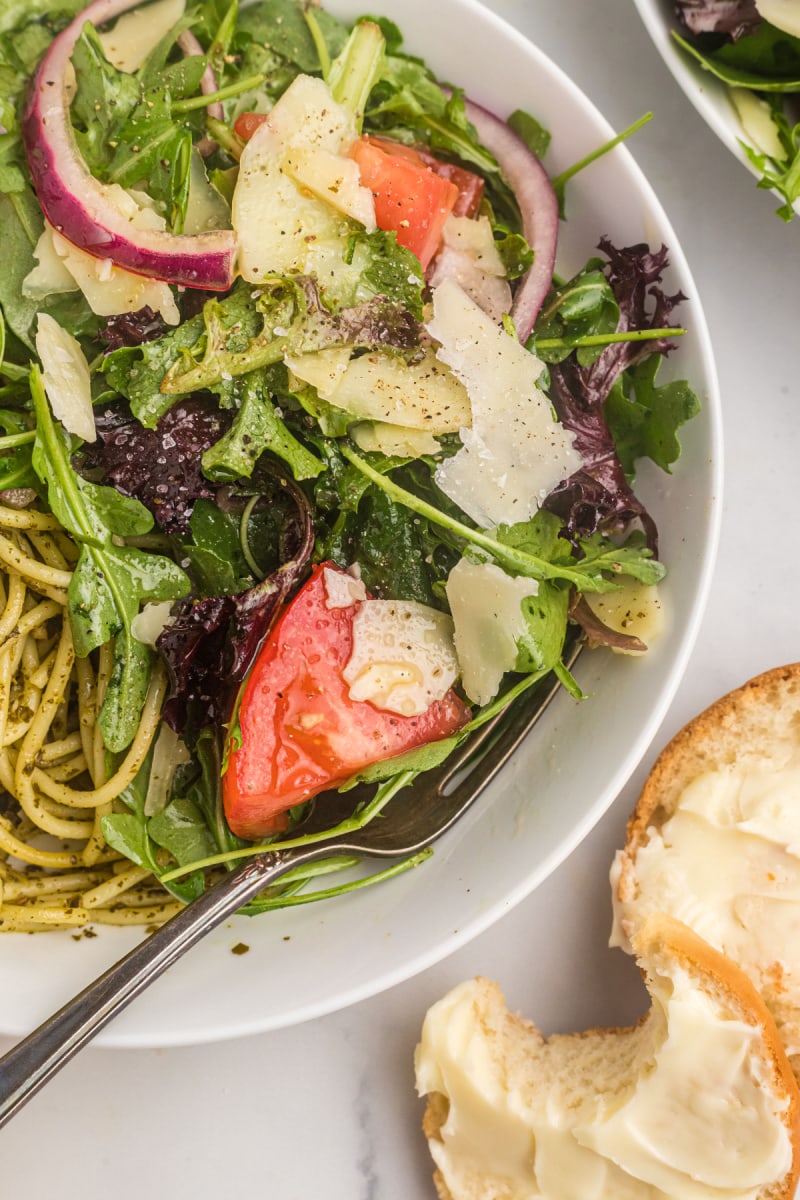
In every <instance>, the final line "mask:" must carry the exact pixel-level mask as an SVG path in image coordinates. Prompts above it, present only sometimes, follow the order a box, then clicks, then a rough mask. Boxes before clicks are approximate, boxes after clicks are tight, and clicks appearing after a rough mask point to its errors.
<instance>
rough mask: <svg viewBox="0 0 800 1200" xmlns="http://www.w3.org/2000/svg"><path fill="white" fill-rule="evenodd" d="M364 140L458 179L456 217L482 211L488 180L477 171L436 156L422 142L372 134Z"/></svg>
mask: <svg viewBox="0 0 800 1200" xmlns="http://www.w3.org/2000/svg"><path fill="white" fill-rule="evenodd" d="M364 140H365V141H367V142H369V143H370V145H372V146H378V147H379V149H381V150H385V151H386V153H387V154H397V155H399V156H400V158H406V159H408V161H409V162H413V163H416V164H417V166H422V167H429V168H430V170H431V171H433V172H434V174H436V175H441V177H442V179H449V180H450V182H451V183H454V184H455V185H456V187H457V188H458V197H457V198H456V202H455V204H454V205H453V216H454V217H474V216H475V215H476V213H477V212H478V209H479V208H480V206H481V200H482V199H483V189H484V181H483V179H481V177H480V175H476V174H475V172H474V171H468V170H467V168H466V167H459V166H457V165H456V163H449V162H443V161H442V160H441V159H440V158H434V156H433V155H432V154H431V153H430V151H428V150H426V149H424V147H422V146H404V145H403V144H402V142H392V141H390V140H389V138H382V137H375V136H374V135H368V136H366V137H365V139H364Z"/></svg>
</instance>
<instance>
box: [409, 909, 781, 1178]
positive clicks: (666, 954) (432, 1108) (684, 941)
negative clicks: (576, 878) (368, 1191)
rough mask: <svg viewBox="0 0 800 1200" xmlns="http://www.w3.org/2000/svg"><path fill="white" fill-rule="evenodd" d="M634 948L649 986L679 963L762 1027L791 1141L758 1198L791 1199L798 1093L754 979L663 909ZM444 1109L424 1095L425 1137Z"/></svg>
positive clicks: (561, 1037)
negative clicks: (783, 1171) (786, 1163)
mask: <svg viewBox="0 0 800 1200" xmlns="http://www.w3.org/2000/svg"><path fill="white" fill-rule="evenodd" d="M634 949H635V952H636V956H637V959H638V960H639V964H640V966H641V967H642V970H643V974H644V977H645V981H646V982H647V984H648V988H649V987H650V977H651V974H655V973H659V974H664V973H669V971H670V970H674V969H675V967H676V966H678V967H680V968H682V969H683V970H684V971H686V972H687V973H688V974H689V975H690V976H691V977H692V979H694V980H695V981H696V982H697V984H698V986H701V987H703V989H704V990H705V991H707V992H709V993H711V994H713V995H714V996H715V998H716V999H717V1000H718V1001H719V1003H720V1007H721V1008H722V1009H724V1010H725V1011H727V1012H730V1013H731V1015H733V1016H734V1017H736V1018H737V1019H739V1020H742V1021H743V1022H745V1023H746V1024H748V1025H750V1026H758V1027H759V1028H760V1030H761V1034H762V1044H763V1054H762V1056H761V1057H762V1065H763V1067H764V1069H765V1082H767V1081H768V1083H769V1085H770V1087H771V1090H772V1091H773V1092H774V1094H775V1096H776V1097H777V1098H778V1100H779V1101H781V1102H783V1101H785V1102H786V1103H787V1107H786V1111H785V1114H784V1124H785V1126H786V1129H787V1132H788V1133H789V1137H790V1139H791V1144H792V1166H791V1169H790V1171H789V1172H788V1173H787V1175H786V1176H785V1177H784V1179H783V1180H781V1181H779V1182H777V1183H776V1184H774V1185H773V1186H772V1187H770V1188H767V1189H763V1190H762V1192H761V1193H760V1195H759V1200H792V1197H793V1196H794V1193H795V1189H796V1187H797V1183H798V1179H799V1178H800V1093H799V1092H798V1087H797V1082H796V1080H795V1077H794V1073H793V1071H792V1067H791V1064H790V1062H789V1060H788V1058H787V1056H786V1052H785V1050H784V1048H783V1044H782V1042H781V1040H780V1036H779V1034H778V1031H777V1028H776V1027H775V1022H774V1021H773V1019H772V1016H771V1014H770V1012H769V1010H768V1009H767V1007H766V1005H765V1003H764V1001H763V999H762V998H761V996H760V995H759V993H758V991H757V990H756V988H755V986H754V984H753V983H752V982H751V981H750V979H749V978H748V977H747V975H745V973H744V971H742V970H741V968H739V967H738V966H737V965H736V964H735V963H734V962H732V960H731V959H729V958H726V957H725V955H723V954H721V953H720V952H719V951H718V950H715V949H714V948H713V947H712V946H710V945H709V944H708V943H707V942H705V941H703V939H702V938H700V937H699V936H698V935H697V934H695V933H694V932H693V931H692V930H691V929H689V928H688V927H687V926H686V925H684V924H682V922H680V921H676V920H675V919H674V918H672V917H669V916H666V915H665V914H662V913H658V914H654V915H652V916H650V917H648V918H647V919H646V920H645V921H644V922H643V924H642V926H641V928H640V929H639V930H638V932H637V934H636V936H635V938H634ZM476 982H477V983H478V984H479V985H480V986H483V987H487V988H493V987H494V985H492V984H489V983H488V982H487V981H486V980H480V979H479V980H477V981H476ZM651 1013H652V1007H651V1010H650V1011H649V1012H648V1013H646V1014H645V1016H644V1017H642V1018H641V1020H640V1021H639V1022H638V1023H637V1025H634V1026H630V1027H626V1028H622V1029H605V1030H591V1031H587V1032H585V1033H575V1034H558V1035H556V1036H555V1037H553V1038H550V1039H544V1040H543V1045H547V1044H548V1043H553V1042H556V1041H559V1042H564V1041H573V1042H575V1043H578V1042H580V1041H581V1040H582V1039H585V1038H587V1037H590V1036H597V1035H602V1036H605V1037H608V1038H609V1039H612V1038H615V1037H620V1036H624V1035H626V1034H632V1033H634V1031H635V1030H637V1029H639V1028H641V1026H642V1025H643V1024H646V1023H647V1021H648V1020H649V1019H650V1016H651ZM502 1020H503V1021H504V1022H505V1024H506V1026H510V1027H511V1030H512V1032H514V1031H516V1033H517V1034H519V1033H522V1032H523V1031H524V1032H525V1033H526V1034H531V1033H533V1034H534V1035H536V1036H537V1037H539V1036H540V1035H539V1031H538V1030H537V1029H536V1026H535V1025H534V1024H533V1023H532V1022H530V1021H527V1020H525V1019H524V1018H522V1017H520V1016H518V1015H517V1014H514V1013H506V1014H505V1015H504V1016H503V1018H502ZM448 1111H449V1101H448V1099H447V1097H445V1096H443V1095H441V1094H440V1093H432V1094H431V1095H430V1096H428V1102H427V1106H426V1109H425V1115H424V1118H423V1132H424V1134H425V1136H426V1138H428V1139H429V1140H433V1139H438V1140H442V1139H441V1129H442V1126H443V1125H444V1124H445V1122H446V1120H447V1116H448ZM434 1183H435V1186H436V1191H437V1194H438V1196H439V1200H455V1197H453V1196H452V1194H451V1193H450V1191H449V1189H448V1187H447V1184H446V1182H445V1179H444V1177H443V1176H442V1174H441V1172H440V1171H438V1170H437V1171H436V1172H435V1173H434ZM486 1200H488V1197H487V1198H486Z"/></svg>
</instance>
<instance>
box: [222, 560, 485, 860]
mask: <svg viewBox="0 0 800 1200" xmlns="http://www.w3.org/2000/svg"><path fill="white" fill-rule="evenodd" d="M326 567H328V568H330V569H331V570H333V571H337V572H339V573H340V574H342V573H343V572H341V569H340V568H339V567H336V566H335V565H334V564H333V563H324V564H322V565H321V566H318V567H315V568H314V570H313V572H312V575H311V578H310V579H309V581H308V582H307V583H306V584H305V585H304V586H303V588H301V590H300V591H299V592H298V594H297V595H296V596H295V598H294V600H292V602H291V603H290V604H289V605H288V607H287V608H286V610H285V612H284V613H283V615H282V617H281V618H280V620H279V621H278V622H277V624H276V625H275V626H274V628H273V630H272V632H271V633H270V635H269V637H268V638H267V640H266V642H265V643H264V646H263V648H262V650H261V652H260V654H259V656H258V658H257V660H256V662H255V665H254V667H253V669H252V671H251V673H250V676H249V678H248V680H247V683H246V685H245V689H244V693H243V695H242V701H241V705H240V709H239V727H240V730H241V745H240V746H239V747H236V746H235V745H233V744H231V747H230V752H229V756H228V766H227V770H226V772H225V774H224V775H223V779H222V795H223V803H224V807H225V816H226V818H227V821H228V824H229V825H230V827H231V829H232V830H233V832H234V833H235V834H237V835H238V836H239V837H243V838H247V839H249V840H257V839H259V838H261V837H264V836H266V835H267V834H270V833H274V832H276V831H277V830H279V829H281V828H284V827H285V824H286V818H285V816H284V815H283V814H285V812H286V810H287V809H289V808H291V807H292V806H293V805H295V804H298V803H300V802H301V801H302V800H307V799H309V798H310V797H311V796H314V795H316V794H317V793H318V792H321V791H324V790H326V789H327V788H331V787H335V786H337V785H338V784H340V783H343V782H344V780H345V779H348V778H349V777H350V776H351V775H352V774H354V773H355V772H356V771H358V770H360V769H361V768H362V767H365V766H367V765H369V764H370V763H374V762H380V761H382V760H383V759H386V758H392V757H394V755H396V754H401V753H402V752H403V751H404V750H410V749H412V748H413V747H414V746H420V745H424V744H425V743H427V742H433V741H437V740H439V739H440V738H443V737H447V736H448V735H449V734H451V733H453V732H455V730H457V729H459V728H460V727H461V726H462V725H463V724H465V722H466V721H467V720H468V719H469V716H470V710H469V709H468V708H467V706H466V705H465V704H464V703H463V702H462V701H461V700H460V699H459V698H458V696H456V695H455V693H454V692H452V691H451V692H449V693H448V694H447V695H446V696H445V697H444V699H443V700H440V701H437V702H435V703H434V704H432V705H431V706H430V708H428V709H427V710H426V711H425V712H424V713H422V714H421V715H420V716H418V717H401V716H398V715H397V714H396V713H392V712H385V711H383V710H381V709H378V708H376V707H375V706H374V705H373V704H370V703H368V702H364V701H355V700H351V699H350V697H349V694H348V693H349V685H348V684H347V683H346V682H345V681H344V679H343V678H342V671H343V669H344V667H345V666H346V664H347V662H348V660H349V658H350V654H351V651H352V644H353V636H352V622H353V617H354V616H355V613H356V605H355V604H351V605H350V606H349V607H347V608H328V606H327V603H326V600H327V591H326V588H325V580H324V574H323V572H324V569H325V568H326Z"/></svg>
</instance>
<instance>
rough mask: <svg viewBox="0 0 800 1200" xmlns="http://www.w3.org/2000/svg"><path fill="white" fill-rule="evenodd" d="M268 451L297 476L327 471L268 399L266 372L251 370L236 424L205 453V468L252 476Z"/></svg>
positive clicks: (214, 475)
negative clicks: (287, 425)
mask: <svg viewBox="0 0 800 1200" xmlns="http://www.w3.org/2000/svg"><path fill="white" fill-rule="evenodd" d="M267 450H269V451H271V452H272V453H273V454H276V455H277V456H278V458H282V459H283V461H284V462H285V463H286V464H287V465H288V466H289V467H290V468H291V471H292V474H293V475H294V477H295V479H313V478H314V477H315V476H317V475H319V474H320V473H321V472H322V471H324V470H325V464H324V463H322V462H320V460H319V459H318V458H316V457H315V456H314V455H313V454H312V453H311V451H310V450H307V449H306V447H305V446H303V445H302V443H300V442H299V441H298V440H297V438H296V437H294V435H293V434H292V433H290V432H289V430H288V429H287V427H286V425H285V424H284V422H283V420H282V418H281V416H280V414H279V412H278V410H277V408H276V407H275V405H274V404H273V403H272V401H271V400H270V398H269V393H268V391H267V388H266V384H265V378H264V372H263V371H251V372H250V374H249V375H245V376H244V377H243V379H242V384H241V397H240V407H239V411H238V412H237V414H236V416H235V418H234V421H233V425H232V426H231V428H230V429H229V430H228V432H227V433H226V434H225V435H224V436H223V437H222V438H220V440H219V441H218V442H215V444H214V445H213V446H211V447H209V449H208V450H206V451H205V453H204V454H203V457H202V464H203V471H204V472H205V474H206V475H208V476H209V478H211V479H240V478H242V477H244V478H245V479H249V478H250V476H251V475H252V473H253V468H254V467H255V465H256V463H257V461H258V459H259V458H260V457H261V455H262V454H263V453H264V452H265V451H267Z"/></svg>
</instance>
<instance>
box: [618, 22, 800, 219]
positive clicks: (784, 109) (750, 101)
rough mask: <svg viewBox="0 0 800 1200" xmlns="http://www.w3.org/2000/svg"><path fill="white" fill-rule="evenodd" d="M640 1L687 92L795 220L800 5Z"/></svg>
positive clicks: (799, 190)
mask: <svg viewBox="0 0 800 1200" xmlns="http://www.w3.org/2000/svg"><path fill="white" fill-rule="evenodd" d="M636 7H637V8H638V10H639V14H640V16H641V18H642V20H643V21H644V23H645V26H646V27H647V30H648V32H649V33H650V36H651V37H652V38H653V41H654V42H655V44H656V46H657V47H658V49H659V50H660V52H661V54H662V56H663V58H664V60H665V62H666V63H667V66H668V67H669V68H670V70H671V71H672V73H673V75H674V76H675V78H676V79H677V81H678V82H679V83H680V85H681V87H682V88H683V90H684V91H685V92H686V95H687V96H688V97H689V99H690V100H691V101H692V103H693V104H694V105H695V107H696V108H697V110H698V111H699V112H700V114H701V115H702V116H703V117H704V118H705V119H706V121H708V123H709V124H710V126H711V127H712V129H714V130H715V132H716V133H717V134H718V135H719V137H720V138H721V140H722V141H723V142H724V143H725V144H726V145H727V146H728V148H729V149H730V150H732V151H733V153H734V154H735V155H736V156H737V158H739V159H740V160H741V161H742V162H743V163H744V164H745V165H746V166H747V167H748V169H749V170H750V172H751V173H752V174H753V175H755V177H756V178H757V179H758V186H759V187H761V188H766V189H768V190H769V191H771V192H773V193H774V194H775V195H776V196H777V197H778V198H779V199H780V201H781V203H780V206H779V208H778V209H777V213H778V216H780V217H781V218H782V219H783V220H784V221H790V220H791V219H792V217H793V216H794V214H795V205H796V202H797V200H798V197H800V182H798V179H800V172H799V171H798V163H799V160H798V154H800V143H799V142H798V125H797V116H798V110H797V103H796V100H795V96H796V93H797V92H798V91H800V4H798V3H797V0H724V2H723V3H719V2H718V0H676V3H674V4H668V3H662V2H660V0H659V2H658V3H655V4H654V3H652V2H651V0H636Z"/></svg>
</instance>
